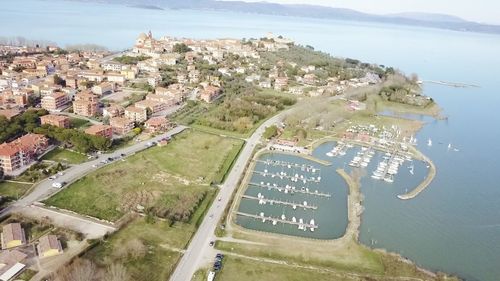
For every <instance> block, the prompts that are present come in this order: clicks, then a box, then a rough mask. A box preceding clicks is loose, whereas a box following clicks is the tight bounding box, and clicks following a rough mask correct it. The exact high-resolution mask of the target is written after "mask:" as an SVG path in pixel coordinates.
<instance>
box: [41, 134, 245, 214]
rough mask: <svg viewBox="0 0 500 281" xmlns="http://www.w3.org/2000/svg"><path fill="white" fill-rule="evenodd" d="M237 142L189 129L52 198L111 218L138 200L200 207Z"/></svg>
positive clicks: (62, 205)
mask: <svg viewBox="0 0 500 281" xmlns="http://www.w3.org/2000/svg"><path fill="white" fill-rule="evenodd" d="M237 143H239V141H238V140H234V139H230V138H222V137H219V136H215V135H211V134H207V133H203V132H199V131H188V132H185V133H182V134H180V135H178V136H176V137H175V139H174V140H173V141H172V142H171V143H170V144H168V145H167V146H166V147H153V148H151V149H148V150H147V151H144V152H141V153H139V154H137V155H133V156H130V157H129V158H127V159H126V161H123V162H117V163H115V164H112V165H109V166H106V167H104V168H102V169H100V170H98V171H96V172H93V173H91V174H89V175H87V176H86V177H84V178H82V179H80V180H79V181H77V182H75V183H74V184H72V185H71V186H70V187H68V188H67V189H65V190H63V191H62V192H59V193H58V194H56V195H55V196H54V197H52V198H50V199H48V200H47V202H46V203H47V204H49V205H53V206H56V207H59V208H64V209H69V210H72V211H75V212H78V213H81V214H86V215H90V216H93V217H97V218H101V219H105V220H110V221H115V220H117V219H119V218H120V217H121V216H122V215H123V214H124V213H126V212H127V211H130V210H135V209H136V208H137V206H138V205H140V206H143V207H145V208H148V207H154V208H174V209H180V208H185V209H190V208H191V207H192V208H195V207H196V205H195V204H197V203H198V201H197V200H200V198H202V197H200V196H201V195H203V194H205V196H206V194H207V192H208V191H209V190H211V187H209V184H210V183H211V182H212V181H213V179H214V178H215V177H216V175H217V173H218V171H219V168H220V166H221V165H223V163H224V161H225V159H226V155H228V154H229V153H231V151H232V149H233V146H234V145H235V144H237ZM194 201H196V202H194ZM193 202H194V203H193ZM184 203H185V204H184Z"/></svg>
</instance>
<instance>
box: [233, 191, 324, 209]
mask: <svg viewBox="0 0 500 281" xmlns="http://www.w3.org/2000/svg"><path fill="white" fill-rule="evenodd" d="M242 197H243V198H245V199H251V200H257V201H259V204H260V203H261V202H262V203H263V204H266V203H269V204H271V205H273V204H278V205H285V206H291V207H292V208H293V209H296V208H304V209H310V210H317V209H318V206H313V205H308V204H307V202H306V201H304V202H303V203H295V202H286V201H281V200H275V199H267V198H264V196H260V198H259V197H255V196H250V195H243V196H242Z"/></svg>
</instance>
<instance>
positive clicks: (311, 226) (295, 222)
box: [236, 212, 318, 231]
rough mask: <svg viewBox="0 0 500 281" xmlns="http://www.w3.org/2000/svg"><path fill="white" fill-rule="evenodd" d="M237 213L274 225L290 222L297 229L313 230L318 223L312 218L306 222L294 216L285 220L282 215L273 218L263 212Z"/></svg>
mask: <svg viewBox="0 0 500 281" xmlns="http://www.w3.org/2000/svg"><path fill="white" fill-rule="evenodd" d="M236 214H237V215H240V216H244V217H249V218H254V219H259V220H262V222H266V221H270V222H272V224H273V225H276V224H277V223H283V224H290V225H296V226H297V227H298V228H299V229H302V230H304V231H305V230H306V229H307V228H309V229H310V230H311V231H314V230H315V229H317V228H318V225H316V224H315V223H314V220H311V222H309V223H307V222H304V221H303V219H299V220H297V219H295V217H293V218H292V220H287V219H286V218H284V216H282V218H284V219H281V218H273V217H268V216H265V215H264V213H260V215H252V214H247V213H242V212H237V213H236Z"/></svg>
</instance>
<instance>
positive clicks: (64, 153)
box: [42, 147, 87, 164]
mask: <svg viewBox="0 0 500 281" xmlns="http://www.w3.org/2000/svg"><path fill="white" fill-rule="evenodd" d="M42 160H49V161H55V162H64V163H69V164H80V163H83V162H85V161H87V156H85V155H84V154H81V153H78V152H73V151H70V150H67V149H63V148H59V147H56V148H55V149H53V150H52V151H50V152H49V153H47V154H45V155H44V156H43V158H42Z"/></svg>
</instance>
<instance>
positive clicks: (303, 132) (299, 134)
mask: <svg viewBox="0 0 500 281" xmlns="http://www.w3.org/2000/svg"><path fill="white" fill-rule="evenodd" d="M295 136H296V137H297V138H298V139H299V140H305V139H306V138H307V131H306V130H304V129H303V128H299V129H297V131H295Z"/></svg>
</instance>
